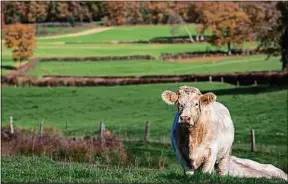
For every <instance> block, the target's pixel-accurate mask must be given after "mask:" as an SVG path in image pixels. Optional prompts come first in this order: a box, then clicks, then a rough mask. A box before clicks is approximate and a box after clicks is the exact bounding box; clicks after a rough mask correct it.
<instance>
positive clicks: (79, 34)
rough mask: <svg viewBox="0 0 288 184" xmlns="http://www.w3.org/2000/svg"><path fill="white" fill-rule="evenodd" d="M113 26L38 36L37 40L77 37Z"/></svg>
mask: <svg viewBox="0 0 288 184" xmlns="http://www.w3.org/2000/svg"><path fill="white" fill-rule="evenodd" d="M113 28H114V27H97V28H94V29H89V30H85V31H81V32H78V33H70V34H64V35H55V36H45V37H39V38H37V39H38V40H47V39H55V38H67V37H77V36H83V35H89V34H94V33H100V32H103V31H107V30H110V29H113Z"/></svg>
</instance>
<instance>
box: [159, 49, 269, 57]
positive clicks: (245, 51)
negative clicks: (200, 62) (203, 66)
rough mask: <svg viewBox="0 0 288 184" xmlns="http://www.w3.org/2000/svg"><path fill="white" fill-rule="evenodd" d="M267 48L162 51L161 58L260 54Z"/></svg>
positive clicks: (264, 52)
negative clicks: (229, 50)
mask: <svg viewBox="0 0 288 184" xmlns="http://www.w3.org/2000/svg"><path fill="white" fill-rule="evenodd" d="M266 53H267V50H255V49H233V50H231V52H230V53H228V52H227V51H221V50H215V51H195V52H182V53H162V54H161V56H160V58H161V59H162V60H180V59H193V58H196V57H219V56H221V57H223V56H239V55H245V56H247V55H258V54H266Z"/></svg>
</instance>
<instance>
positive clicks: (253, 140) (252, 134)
mask: <svg viewBox="0 0 288 184" xmlns="http://www.w3.org/2000/svg"><path fill="white" fill-rule="evenodd" d="M250 141H251V152H255V151H256V147H255V132H254V130H253V129H251V130H250Z"/></svg>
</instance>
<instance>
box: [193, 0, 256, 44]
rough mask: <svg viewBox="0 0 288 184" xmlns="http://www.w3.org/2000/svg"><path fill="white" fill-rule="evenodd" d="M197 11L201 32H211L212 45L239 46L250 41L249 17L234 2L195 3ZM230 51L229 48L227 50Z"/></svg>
mask: <svg viewBox="0 0 288 184" xmlns="http://www.w3.org/2000/svg"><path fill="white" fill-rule="evenodd" d="M196 6H197V9H198V11H199V12H200V15H201V19H202V20H201V22H202V23H203V27H202V31H204V30H207V29H208V30H211V31H212V32H213V34H214V36H215V37H214V39H212V40H210V43H212V44H214V45H224V44H228V47H230V46H229V45H230V44H232V43H234V44H241V43H243V42H244V41H246V40H250V36H251V35H250V31H249V29H248V28H249V27H250V25H251V21H250V19H249V16H248V15H247V14H246V13H245V12H244V11H243V9H242V8H241V7H240V6H239V3H235V2H197V4H196ZM228 49H229V50H230V48H228Z"/></svg>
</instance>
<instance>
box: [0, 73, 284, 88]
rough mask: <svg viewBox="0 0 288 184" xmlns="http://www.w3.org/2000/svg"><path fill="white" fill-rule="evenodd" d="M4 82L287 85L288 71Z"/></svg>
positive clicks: (5, 79) (9, 81) (8, 81)
mask: <svg viewBox="0 0 288 184" xmlns="http://www.w3.org/2000/svg"><path fill="white" fill-rule="evenodd" d="M1 78H2V85H8V86H39V87H50V86H51V87H52V86H53V87H57V86H113V85H135V84H156V83H173V82H214V81H216V82H222V83H224V82H225V83H230V84H234V85H237V86H240V85H259V84H265V85H267V84H268V85H269V84H270V85H288V73H287V72H286V73H285V72H276V71H266V72H263V71H261V72H236V73H220V74H206V75H203V74H202V75H197V74H192V75H147V76H59V75H55V76H54V75H52V76H51V75H46V76H43V77H42V78H37V77H31V76H13V75H7V76H1Z"/></svg>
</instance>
